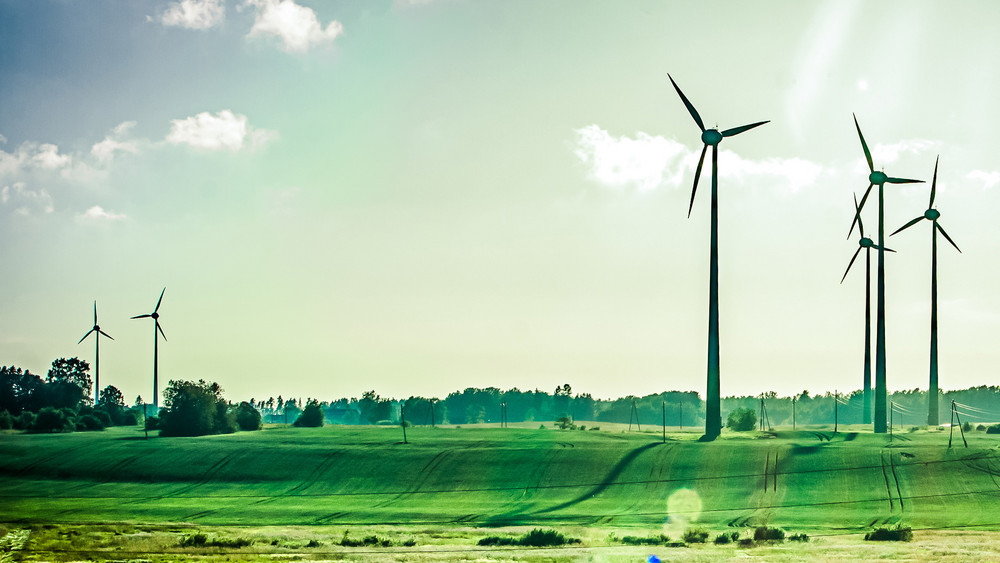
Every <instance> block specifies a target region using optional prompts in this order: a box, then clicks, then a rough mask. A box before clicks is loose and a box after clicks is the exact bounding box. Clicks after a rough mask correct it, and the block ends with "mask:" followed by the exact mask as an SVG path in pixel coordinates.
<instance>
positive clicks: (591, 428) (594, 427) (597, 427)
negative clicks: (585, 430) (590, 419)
mask: <svg viewBox="0 0 1000 563" xmlns="http://www.w3.org/2000/svg"><path fill="white" fill-rule="evenodd" d="M600 429H601V427H600V426H591V427H590V431H591V432H593V431H594V430H600Z"/></svg>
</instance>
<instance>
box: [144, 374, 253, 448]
mask: <svg viewBox="0 0 1000 563" xmlns="http://www.w3.org/2000/svg"><path fill="white" fill-rule="evenodd" d="M163 403H164V405H165V408H164V409H162V410H161V411H160V413H159V415H160V434H161V435H163V436H203V435H205V434H219V433H230V432H235V431H236V413H235V412H233V411H232V410H230V408H229V403H227V402H226V400H225V399H223V398H222V387H220V386H219V384H218V383H211V384H210V383H207V382H205V380H204V379H201V380H198V381H197V382H194V381H171V382H170V383H169V384H168V385H167V388H166V390H165V391H164V392H163Z"/></svg>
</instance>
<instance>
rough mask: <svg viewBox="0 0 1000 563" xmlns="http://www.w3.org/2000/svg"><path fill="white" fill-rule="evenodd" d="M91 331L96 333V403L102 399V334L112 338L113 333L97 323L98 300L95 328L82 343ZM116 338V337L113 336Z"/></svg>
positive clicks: (95, 310)
mask: <svg viewBox="0 0 1000 563" xmlns="http://www.w3.org/2000/svg"><path fill="white" fill-rule="evenodd" d="M90 333H94V404H97V400H98V399H100V397H99V394H100V392H101V335H102V334H103V335H104V336H107V337H108V338H111V335H110V334H108V333H106V332H104V331H103V330H101V327H100V326H98V325H97V301H96V300H95V301H94V328H92V329H90V330H89V331H87V334H84V335H83V338H81V339H80V342H77V344H80V343H81V342H83V341H84V340H86V339H87V337H88V336H90ZM111 340H114V338H111Z"/></svg>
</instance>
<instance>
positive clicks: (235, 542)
mask: <svg viewBox="0 0 1000 563" xmlns="http://www.w3.org/2000/svg"><path fill="white" fill-rule="evenodd" d="M177 545H179V546H181V547H223V548H230V549H232V548H237V547H247V546H248V545H253V540H250V539H247V538H234V539H231V540H230V539H226V538H209V537H208V536H206V535H205V534H203V533H201V532H198V533H196V534H193V535H190V536H186V537H184V538H182V539H181V541H179V542H177Z"/></svg>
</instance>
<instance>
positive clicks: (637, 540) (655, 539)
mask: <svg viewBox="0 0 1000 563" xmlns="http://www.w3.org/2000/svg"><path fill="white" fill-rule="evenodd" d="M618 541H620V542H622V543H623V544H625V545H667V544H669V543H670V538H669V537H667V536H666V535H664V534H660V535H658V536H623V537H622V538H621V539H619V540H618Z"/></svg>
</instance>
